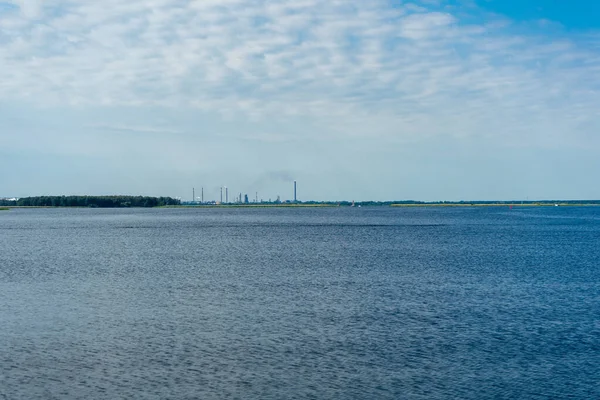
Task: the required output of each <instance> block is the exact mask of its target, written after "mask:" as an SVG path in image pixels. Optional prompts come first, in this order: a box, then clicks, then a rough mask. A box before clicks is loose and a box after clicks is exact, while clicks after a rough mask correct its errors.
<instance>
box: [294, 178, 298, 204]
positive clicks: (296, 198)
mask: <svg viewBox="0 0 600 400" xmlns="http://www.w3.org/2000/svg"><path fill="white" fill-rule="evenodd" d="M296 189H297V186H296V181H294V203H296V202H297V201H298V197H297V196H296V194H297V191H296Z"/></svg>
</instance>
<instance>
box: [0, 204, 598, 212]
mask: <svg viewBox="0 0 600 400" xmlns="http://www.w3.org/2000/svg"><path fill="white" fill-rule="evenodd" d="M340 207H343V208H364V207H366V208H377V207H393V208H428V207H432V208H440V207H442V208H447V207H461V208H464V207H510V208H519V207H526V208H532V207H600V203H561V202H558V203H545V202H540V203H524V204H521V203H415V204H410V203H409V204H402V203H400V204H367V205H355V206H351V205H348V204H332V203H328V204H198V205H171V206H157V207H82V206H1V207H0V211H9V210H11V209H58V208H60V209H66V208H76V209H128V208H135V209H152V208H158V209H160V208H171V209H196V208H202V209H211V208H219V209H227V208H340Z"/></svg>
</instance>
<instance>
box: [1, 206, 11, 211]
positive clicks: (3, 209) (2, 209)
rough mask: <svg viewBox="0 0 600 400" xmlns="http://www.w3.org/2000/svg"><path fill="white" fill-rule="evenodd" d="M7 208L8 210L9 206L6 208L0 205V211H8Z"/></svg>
mask: <svg viewBox="0 0 600 400" xmlns="http://www.w3.org/2000/svg"><path fill="white" fill-rule="evenodd" d="M8 210H10V208H8V207H0V211H8Z"/></svg>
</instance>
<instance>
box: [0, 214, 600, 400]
mask: <svg viewBox="0 0 600 400" xmlns="http://www.w3.org/2000/svg"><path fill="white" fill-rule="evenodd" d="M599 365H600V208H592V207H590V208H567V207H565V208H562V207H552V208H523V209H519V208H515V209H513V210H509V209H508V208H448V209H445V208H444V209H442V208H438V209H436V208H431V209H426V208H416V209H405V208H399V209H390V208H365V207H363V208H354V209H352V208H332V209H191V210H187V209H156V210H97V209H96V210H88V209H45V210H38V209H32V210H11V211H8V212H7V211H4V212H2V213H0V398H6V399H36V398H43V399H65V398H82V399H83V398H86V399H88V398H106V399H115V398H140V399H141V398H143V399H153V398H155V399H166V398H173V399H195V398H202V399H212V398H215V399H220V398H239V399H247V398H260V399H286V398H290V399H291V398H307V399H308V398H314V399H317V398H319V399H325V398H326V399H334V398H335V399H375V398H377V399H455V398H461V399H489V398H494V399H514V398H519V399H549V398H573V399H596V398H600V389H599V386H598V382H600V367H599Z"/></svg>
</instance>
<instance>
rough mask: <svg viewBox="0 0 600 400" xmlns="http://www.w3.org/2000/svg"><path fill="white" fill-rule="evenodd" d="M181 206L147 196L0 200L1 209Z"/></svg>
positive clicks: (174, 201)
mask: <svg viewBox="0 0 600 400" xmlns="http://www.w3.org/2000/svg"><path fill="white" fill-rule="evenodd" d="M178 204H181V202H180V201H179V200H176V199H173V198H171V197H148V196H37V197H24V198H21V199H18V200H0V206H1V207H91V208H126V207H162V206H168V205H178Z"/></svg>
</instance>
